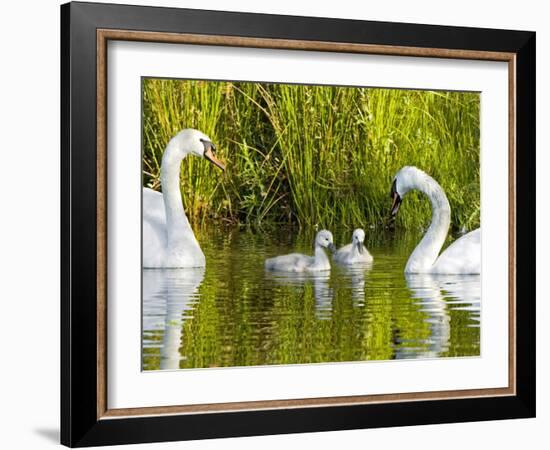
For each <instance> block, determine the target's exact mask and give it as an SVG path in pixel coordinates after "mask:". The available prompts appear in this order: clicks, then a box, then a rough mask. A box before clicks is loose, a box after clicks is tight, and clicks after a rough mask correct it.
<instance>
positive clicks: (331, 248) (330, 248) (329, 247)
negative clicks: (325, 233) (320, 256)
mask: <svg viewBox="0 0 550 450" xmlns="http://www.w3.org/2000/svg"><path fill="white" fill-rule="evenodd" d="M328 249H329V250H330V251H331V252H333V253H334V252H335V251H336V247H335V246H334V244H333V243H332V242H331V243H330V244H328Z"/></svg>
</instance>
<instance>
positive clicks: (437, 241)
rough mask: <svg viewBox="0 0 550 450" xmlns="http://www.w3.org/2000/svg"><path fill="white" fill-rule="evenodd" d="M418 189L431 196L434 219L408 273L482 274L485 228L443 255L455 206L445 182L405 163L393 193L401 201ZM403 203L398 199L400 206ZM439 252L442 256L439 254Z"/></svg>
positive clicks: (412, 258) (464, 237)
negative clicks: (482, 232)
mask: <svg viewBox="0 0 550 450" xmlns="http://www.w3.org/2000/svg"><path fill="white" fill-rule="evenodd" d="M413 189H417V190H419V191H421V192H423V193H424V194H426V195H427V196H428V198H429V199H430V203H431V205H432V222H431V224H430V227H429V228H428V231H426V234H425V235H424V237H423V238H422V240H421V241H420V243H419V244H418V245H417V246H416V248H415V249H414V251H413V252H412V254H411V256H410V257H409V260H408V261H407V264H406V266H405V273H433V274H438V273H440V274H478V273H480V272H481V231H480V229H479V228H478V229H476V230H474V231H472V232H470V233H468V234H465V235H464V236H462V237H461V238H459V239H457V240H456V241H455V242H453V243H452V244H451V245H450V246H449V247H448V248H447V249H446V250H445V251H444V252H443V253H442V254H441V255H439V252H440V250H441V247H442V246H443V244H444V242H445V239H446V238H447V233H448V231H449V225H450V223H451V207H450V205H449V201H448V200H447V196H446V195H445V192H444V191H443V189H442V188H441V186H440V185H439V184H438V183H437V182H436V181H435V180H434V179H433V178H432V177H430V176H429V175H427V174H426V173H425V172H423V171H421V170H420V169H417V168H416V167H408V166H407V167H403V168H402V169H401V170H400V171H399V172H398V173H397V175H396V176H395V179H394V187H393V188H392V195H393V196H394V205H395V198H396V197H395V196H396V195H397V199H398V200H399V202H400V201H401V197H403V196H404V195H405V194H406V193H407V192H408V191H410V190H413ZM398 206H399V203H397V208H398ZM438 255H439V257H438Z"/></svg>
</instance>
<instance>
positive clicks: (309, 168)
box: [142, 78, 480, 231]
mask: <svg viewBox="0 0 550 450" xmlns="http://www.w3.org/2000/svg"><path fill="white" fill-rule="evenodd" d="M142 87H143V117H142V120H143V128H142V130H143V143H144V148H143V184H144V186H149V187H152V188H153V189H157V190H160V181H159V179H160V161H161V157H162V152H163V151H164V147H165V146H166V143H167V142H168V141H169V139H170V138H171V137H172V136H173V135H174V134H175V133H177V132H178V131H179V130H181V129H182V128H197V129H199V130H201V131H203V132H204V133H206V134H207V135H208V136H210V138H211V139H212V141H213V142H214V143H216V145H217V146H218V148H219V150H218V153H219V156H220V159H222V160H224V161H225V162H226V165H227V171H226V172H225V173H224V174H220V173H219V172H217V171H216V170H215V168H212V167H210V165H209V164H206V163H205V162H204V161H201V160H200V159H198V158H187V159H186V160H185V161H184V163H183V164H182V177H181V191H182V198H183V201H184V208H185V210H186V213H187V215H188V217H189V220H190V221H191V222H192V223H193V224H194V225H195V226H201V225H206V224H210V223H219V224H222V223H223V224H236V225H251V226H262V227H265V226H276V225H277V224H290V225H295V226H297V227H300V228H308V229H311V228H315V227H318V228H324V227H326V228H330V227H331V226H336V225H337V226H340V227H342V226H343V227H344V228H347V229H352V228H355V227H357V226H362V227H364V228H368V227H369V226H370V227H376V228H379V227H383V226H384V225H385V223H386V219H387V214H388V210H389V203H390V200H389V189H390V185H391V181H392V179H393V176H394V174H395V173H396V172H397V170H399V168H401V167H402V166H404V165H415V166H417V167H419V168H421V169H423V170H424V171H426V172H427V173H429V174H430V175H431V176H433V177H434V178H435V179H436V180H437V181H438V182H439V183H440V184H441V186H442V187H443V189H444V190H445V192H446V194H447V196H448V198H449V202H450V204H451V209H452V217H451V222H452V227H453V229H454V230H455V231H456V230H460V229H467V230H469V229H473V228H475V227H477V226H479V212H480V211H479V205H480V184H479V142H480V136H479V110H480V96H479V94H477V93H462V92H439V91H438V92H433V91H412V90H398V89H379V88H347V87H334V86H310V85H284V84H269V83H261V84H260V83H248V82H210V81H194V80H167V79H153V78H150V79H144V80H143V86H142ZM429 220H430V205H429V202H428V201H427V199H425V198H422V196H421V195H418V194H417V193H413V194H410V195H409V196H407V200H406V201H405V202H403V206H402V209H401V211H400V214H399V216H398V220H397V224H396V225H397V226H398V227H407V228H421V227H423V226H426V225H427V224H428V223H429Z"/></svg>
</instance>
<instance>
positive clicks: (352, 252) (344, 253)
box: [334, 228, 372, 265]
mask: <svg viewBox="0 0 550 450" xmlns="http://www.w3.org/2000/svg"><path fill="white" fill-rule="evenodd" d="M363 242H365V232H364V231H363V230H362V229H361V228H357V229H356V230H354V231H353V235H352V238H351V244H347V245H344V246H343V247H340V248H339V249H338V251H337V252H336V253H335V254H334V260H335V261H336V262H337V263H340V264H346V265H354V264H370V263H372V255H371V254H370V253H369V251H368V250H367V249H366V248H365V246H364V245H363Z"/></svg>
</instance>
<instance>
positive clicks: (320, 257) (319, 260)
mask: <svg viewBox="0 0 550 450" xmlns="http://www.w3.org/2000/svg"><path fill="white" fill-rule="evenodd" d="M313 265H314V266H315V267H321V268H327V267H330V261H329V259H328V256H327V254H326V253H325V251H324V250H323V247H321V246H320V245H315V262H314V263H313Z"/></svg>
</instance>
